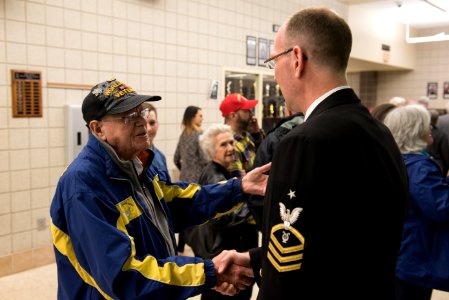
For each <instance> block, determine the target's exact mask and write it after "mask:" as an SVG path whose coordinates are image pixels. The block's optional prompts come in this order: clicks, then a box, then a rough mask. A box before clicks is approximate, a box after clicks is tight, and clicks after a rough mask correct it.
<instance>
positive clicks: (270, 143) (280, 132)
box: [247, 109, 304, 230]
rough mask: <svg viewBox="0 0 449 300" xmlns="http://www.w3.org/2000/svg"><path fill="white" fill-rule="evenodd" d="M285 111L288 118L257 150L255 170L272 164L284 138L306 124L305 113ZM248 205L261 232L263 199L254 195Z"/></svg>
mask: <svg viewBox="0 0 449 300" xmlns="http://www.w3.org/2000/svg"><path fill="white" fill-rule="evenodd" d="M284 110H285V112H284V115H285V116H286V117H285V118H283V119H282V120H280V121H279V122H278V123H277V124H276V125H275V127H274V128H273V129H271V130H270V131H269V132H268V133H267V134H266V136H265V138H264V139H263V141H262V143H261V144H260V145H259V147H258V148H257V152H256V158H255V160H254V165H253V168H257V167H260V166H262V165H264V164H266V163H269V162H271V161H272V158H273V154H274V152H275V150H276V149H277V147H278V145H279V143H280V141H281V140H282V139H283V138H284V136H286V135H287V134H288V133H289V132H290V131H291V130H292V129H293V128H295V127H296V126H297V125H299V124H301V123H302V122H304V114H303V113H295V114H292V113H291V112H290V111H289V110H288V109H284ZM247 205H248V208H249V209H250V211H251V213H252V215H253V216H254V219H255V221H256V225H257V227H258V229H259V230H261V229H262V224H261V223H262V214H263V197H261V196H256V195H252V196H250V199H249V200H248V203H247Z"/></svg>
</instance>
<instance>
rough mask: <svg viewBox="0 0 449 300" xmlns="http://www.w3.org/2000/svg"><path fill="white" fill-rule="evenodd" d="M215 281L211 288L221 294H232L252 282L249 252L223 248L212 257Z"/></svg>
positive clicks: (252, 273)
mask: <svg viewBox="0 0 449 300" xmlns="http://www.w3.org/2000/svg"><path fill="white" fill-rule="evenodd" d="M212 261H213V263H214V266H215V275H216V277H217V283H216V284H215V287H214V288H213V289H214V290H215V291H217V292H220V293H222V294H223V295H228V296H234V295H235V294H238V293H239V292H240V291H241V290H244V289H246V288H247V287H249V286H251V285H252V283H253V282H254V272H253V269H252V268H251V265H250V257H249V253H248V252H246V253H239V252H237V251H235V250H224V251H223V252H221V253H220V254H219V255H217V256H216V257H214V258H213V259H212Z"/></svg>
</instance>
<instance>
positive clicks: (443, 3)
mask: <svg viewBox="0 0 449 300" xmlns="http://www.w3.org/2000/svg"><path fill="white" fill-rule="evenodd" d="M424 2H426V3H428V4H430V5H432V6H434V7H436V8H438V9H441V10H442V11H444V12H449V1H447V0H424Z"/></svg>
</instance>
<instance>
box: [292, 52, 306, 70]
mask: <svg viewBox="0 0 449 300" xmlns="http://www.w3.org/2000/svg"><path fill="white" fill-rule="evenodd" d="M293 55H294V58H295V76H296V77H302V75H303V72H304V63H305V56H304V55H303V51H302V49H301V47H298V46H296V47H294V48H293Z"/></svg>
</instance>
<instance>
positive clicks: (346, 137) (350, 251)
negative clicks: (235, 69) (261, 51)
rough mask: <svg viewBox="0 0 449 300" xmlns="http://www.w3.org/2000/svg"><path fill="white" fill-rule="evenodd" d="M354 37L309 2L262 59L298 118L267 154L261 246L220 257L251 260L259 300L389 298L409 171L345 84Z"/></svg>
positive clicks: (335, 18) (336, 19)
mask: <svg viewBox="0 0 449 300" xmlns="http://www.w3.org/2000/svg"><path fill="white" fill-rule="evenodd" d="M351 45H352V34H351V30H350V28H349V26H348V24H347V23H346V22H345V20H344V19H343V18H342V17H340V16H339V15H337V14H336V13H335V12H334V11H332V10H330V9H328V8H324V7H309V8H305V9H302V10H300V11H298V12H296V13H295V14H294V15H292V16H291V17H290V18H289V19H288V20H287V21H286V22H285V23H284V24H282V25H281V27H280V29H279V31H278V32H277V33H276V37H275V42H274V47H273V50H272V52H271V57H270V58H269V59H268V60H266V65H267V66H268V67H269V68H271V69H274V77H275V80H276V82H277V84H279V86H280V89H281V90H282V95H283V96H284V98H285V103H286V106H287V108H288V109H289V110H291V111H294V112H304V122H303V123H302V124H299V125H298V126H296V127H295V128H294V129H292V130H291V131H290V133H289V134H287V135H286V136H285V137H284V138H283V139H282V140H281V142H280V143H279V145H278V149H282V151H275V153H274V156H273V161H272V167H271V170H270V176H269V180H268V185H267V192H266V194H265V198H264V208H263V220H262V247H261V248H256V249H251V250H250V251H249V253H238V254H235V253H230V254H228V255H227V262H228V263H229V264H232V263H233V260H234V257H235V258H238V259H239V260H240V261H243V260H244V259H245V258H246V259H247V261H248V262H250V264H251V265H252V267H253V270H254V275H255V276H256V277H255V278H256V282H257V283H258V284H259V294H258V298H257V299H258V300H265V299H270V300H271V299H292V295H294V297H295V298H297V299H311V298H312V299H313V297H312V296H311V295H317V293H318V294H319V296H317V297H315V298H317V299H346V300H348V299H349V300H352V299H360V298H363V299H369V300H371V299H376V300H379V299H382V300H387V299H394V297H395V266H396V260H397V255H398V253H399V247H400V244H401V233H402V228H403V224H404V220H405V216H406V207H407V202H408V181H407V170H406V168H405V166H404V161H403V160H402V157H401V153H400V152H399V149H398V146H397V145H396V142H395V140H394V138H393V136H392V135H391V133H390V131H389V130H388V128H387V127H386V126H385V125H384V124H382V123H381V122H379V121H378V120H376V119H375V118H373V116H372V115H371V114H370V112H369V111H368V109H367V108H366V107H365V106H364V105H363V104H362V103H361V101H360V99H359V98H358V97H357V95H356V94H355V92H354V91H353V90H352V89H351V88H350V87H349V86H348V85H347V80H346V69H347V66H348V60H349V54H350V52H351ZM393 111H394V110H393ZM393 111H392V112H393ZM448 240H449V239H448ZM446 269H447V268H446ZM320 287H321V288H320ZM361 295H363V296H361Z"/></svg>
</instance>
